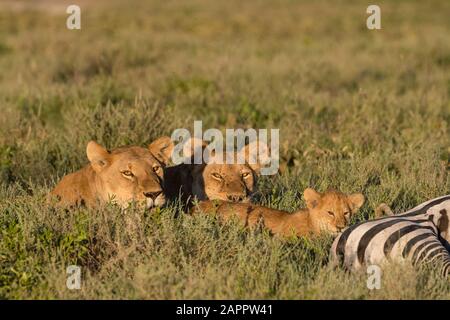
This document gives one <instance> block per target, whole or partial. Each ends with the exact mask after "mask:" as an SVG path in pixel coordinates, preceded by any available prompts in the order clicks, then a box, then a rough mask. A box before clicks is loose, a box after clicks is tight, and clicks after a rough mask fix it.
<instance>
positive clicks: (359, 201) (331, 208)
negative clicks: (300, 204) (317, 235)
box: [303, 188, 364, 233]
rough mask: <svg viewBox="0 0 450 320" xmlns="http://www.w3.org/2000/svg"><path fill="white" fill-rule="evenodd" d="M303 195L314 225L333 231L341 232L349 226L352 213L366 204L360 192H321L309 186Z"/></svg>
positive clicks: (322, 229)
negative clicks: (349, 193)
mask: <svg viewBox="0 0 450 320" xmlns="http://www.w3.org/2000/svg"><path fill="white" fill-rule="evenodd" d="M303 196H304V198H305V201H306V205H307V207H308V209H309V213H310V217H311V223H312V225H313V227H314V228H315V229H316V230H318V231H327V232H331V233H337V232H340V231H341V230H342V229H344V228H345V227H346V226H348V224H349V222H350V218H351V217H352V215H353V214H355V213H356V212H357V211H358V209H359V208H360V207H361V206H362V205H363V204H364V196H363V195H362V194H360V193H355V194H351V195H346V194H344V193H341V192H339V191H335V190H328V191H327V192H325V193H320V192H317V191H315V190H314V189H311V188H307V189H306V190H305V191H304V193H303Z"/></svg>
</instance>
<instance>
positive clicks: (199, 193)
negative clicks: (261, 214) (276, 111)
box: [191, 141, 269, 202]
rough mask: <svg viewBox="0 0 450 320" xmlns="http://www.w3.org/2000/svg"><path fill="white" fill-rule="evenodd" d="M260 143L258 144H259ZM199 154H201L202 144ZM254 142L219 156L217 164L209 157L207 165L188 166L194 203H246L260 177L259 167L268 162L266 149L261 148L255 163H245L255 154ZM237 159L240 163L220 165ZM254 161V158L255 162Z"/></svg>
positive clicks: (256, 144)
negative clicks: (221, 157) (215, 201)
mask: <svg viewBox="0 0 450 320" xmlns="http://www.w3.org/2000/svg"><path fill="white" fill-rule="evenodd" d="M259 143H261V142H259ZM199 145H201V146H202V152H203V151H204V150H205V149H204V147H205V143H204V142H202V143H201V144H199ZM257 148H258V142H257V141H255V142H252V143H250V144H248V145H246V146H245V147H243V148H242V149H241V150H239V151H236V152H232V153H231V154H230V153H226V152H224V153H223V159H221V161H220V162H219V161H217V158H216V157H217V155H216V154H214V153H209V154H208V155H207V157H208V158H209V160H210V161H207V162H206V163H205V162H204V163H202V164H193V165H192V166H191V177H192V194H193V196H194V197H196V198H197V199H198V200H201V201H203V200H224V201H232V202H249V201H250V200H251V197H252V196H253V195H254V193H255V192H256V185H257V179H258V177H259V176H260V174H261V173H260V169H261V167H262V165H263V164H264V163H265V162H266V161H268V158H269V155H268V148H267V147H266V146H265V145H263V147H261V150H264V151H263V154H260V155H259V156H258V157H259V158H258V161H249V160H250V157H251V156H253V157H255V154H256V151H257V150H258V149H257ZM239 156H241V157H242V159H244V163H242V164H239V163H233V164H227V163H221V162H225V161H222V160H224V159H227V158H233V159H235V160H236V159H238V157H239ZM255 159H256V158H255Z"/></svg>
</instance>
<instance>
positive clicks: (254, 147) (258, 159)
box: [239, 140, 270, 174]
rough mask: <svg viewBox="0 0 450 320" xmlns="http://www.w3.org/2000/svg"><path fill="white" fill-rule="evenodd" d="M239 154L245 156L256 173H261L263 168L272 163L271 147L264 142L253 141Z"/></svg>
mask: <svg viewBox="0 0 450 320" xmlns="http://www.w3.org/2000/svg"><path fill="white" fill-rule="evenodd" d="M239 154H241V155H243V157H244V159H245V162H246V163H247V164H248V165H249V166H250V168H252V170H253V171H255V172H256V173H257V174H259V173H260V171H261V167H263V166H265V165H267V164H269V163H270V156H269V147H268V146H267V144H266V143H264V142H262V141H258V140H256V141H252V142H250V143H249V144H247V145H246V146H244V147H243V148H242V149H241V150H239Z"/></svg>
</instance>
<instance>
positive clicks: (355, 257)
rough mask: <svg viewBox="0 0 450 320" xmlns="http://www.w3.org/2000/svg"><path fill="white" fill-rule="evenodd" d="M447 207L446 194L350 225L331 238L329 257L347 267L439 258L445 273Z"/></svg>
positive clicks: (449, 267) (449, 269)
mask: <svg viewBox="0 0 450 320" xmlns="http://www.w3.org/2000/svg"><path fill="white" fill-rule="evenodd" d="M449 210H450V195H447V196H443V197H439V198H436V199H432V200H429V201H427V202H425V203H422V204H420V205H418V206H416V207H415V208H413V209H411V210H409V211H406V212H405V213H403V214H399V215H395V216H389V217H382V218H378V219H375V220H369V221H365V222H361V223H359V224H356V225H353V226H350V227H348V228H347V229H345V230H344V231H343V232H342V233H341V234H340V235H339V236H338V237H337V238H336V239H335V241H334V242H333V245H332V247H331V252H330V253H331V260H332V262H340V263H343V264H344V266H345V267H347V268H349V269H358V268H360V267H361V266H363V265H368V264H379V265H381V264H383V263H385V262H389V261H391V260H410V261H411V262H412V263H413V265H419V264H422V263H424V262H433V263H434V262H436V261H439V262H442V263H443V264H442V273H443V274H444V275H445V276H448V275H449V273H450V253H449V251H448V250H447V249H446V246H448V245H449V240H450V239H449V238H450V227H449V222H448V215H447V212H448V211H449Z"/></svg>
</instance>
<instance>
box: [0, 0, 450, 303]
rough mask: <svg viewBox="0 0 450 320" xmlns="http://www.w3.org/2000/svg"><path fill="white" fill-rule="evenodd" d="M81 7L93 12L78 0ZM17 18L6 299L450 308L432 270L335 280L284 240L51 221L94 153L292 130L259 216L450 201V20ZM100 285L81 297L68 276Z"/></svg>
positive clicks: (436, 11) (4, 31)
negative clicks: (322, 205)
mask: <svg viewBox="0 0 450 320" xmlns="http://www.w3.org/2000/svg"><path fill="white" fill-rule="evenodd" d="M72 2H76V1H71V3H72ZM79 3H80V5H81V8H82V29H81V30H79V31H71V30H67V29H66V27H65V19H66V17H67V14H66V13H65V8H66V6H65V5H64V1H2V2H0V70H1V72H0V105H1V115H0V177H1V185H0V298H9V299H15V298H19V299H22V298H40V299H42V298H44V299H45V298H76V299H77V298H151V299H165V298H175V299H177V298H194V299H195V298H268V299H273V298H276V299H278V298H280V299H284V298H287V299H316V298H324V299H328V298H333V299H334V298H343V299H360V298H370V299H379V298H405V299H406V298H411V299H416V298H417V299H442V298H444V299H449V298H450V290H449V289H450V284H449V282H448V280H443V279H440V278H439V277H438V276H437V275H436V274H435V273H434V272H433V271H432V270H431V271H420V272H419V271H416V270H413V269H412V268H410V267H408V266H394V267H392V268H390V269H386V270H385V272H384V275H383V278H382V287H381V290H375V291H369V290H368V289H367V288H366V275H365V274H348V273H346V272H345V271H343V270H341V269H336V270H334V269H331V268H329V267H327V261H328V250H329V247H330V245H331V242H332V239H330V238H326V237H325V238H320V239H317V240H310V241H307V240H304V239H289V240H287V241H282V240H280V239H276V238H273V237H271V236H270V235H269V234H267V233H266V232H261V231H257V232H247V231H245V230H242V229H240V228H239V227H238V226H237V225H235V224H226V225H221V224H219V223H218V222H217V221H215V220H214V219H211V218H208V217H197V218H189V217H186V216H183V215H181V216H178V217H175V205H170V206H169V208H166V209H163V210H160V211H159V212H156V213H154V214H152V215H149V214H148V213H145V212H142V211H139V210H132V209H131V210H128V211H127V212H121V211H120V210H119V209H117V208H115V207H114V206H106V207H104V208H101V209H98V210H87V209H84V208H81V209H78V210H73V211H70V212H65V211H63V210H58V209H54V208H51V207H49V206H48V205H47V204H46V203H45V196H46V194H47V192H48V191H49V190H50V189H51V188H52V187H53V186H54V184H55V182H56V181H58V179H59V178H61V177H62V176H63V175H64V174H66V173H69V172H72V171H74V170H76V169H79V168H80V167H81V166H82V165H84V164H85V163H86V162H87V159H86V155H85V146H86V143H87V142H88V141H89V140H90V139H94V140H97V141H98V142H99V143H102V144H104V145H106V146H107V147H110V148H113V147H116V146H120V145H125V144H138V145H145V144H146V143H148V142H150V141H152V140H153V139H154V138H156V137H158V136H159V135H162V134H165V135H170V134H171V132H172V130H173V129H175V128H178V127H186V128H191V127H192V125H193V120H203V124H204V128H210V127H213V128H219V129H225V128H250V127H253V128H269V129H270V128H280V130H281V131H280V137H281V157H282V170H281V173H280V174H279V175H276V176H272V177H265V178H263V179H262V180H261V181H260V199H259V200H258V202H259V203H261V204H264V205H268V206H270V207H274V208H280V209H285V210H293V209H295V208H298V207H301V206H304V201H303V199H302V191H303V190H304V189H305V188H306V187H308V186H310V187H314V188H317V189H318V190H320V191H324V190H326V189H327V188H328V187H335V188H338V189H340V190H342V191H344V192H363V193H364V195H365V196H366V199H367V201H366V204H365V205H364V207H363V208H362V210H361V211H360V213H359V215H358V216H357V217H356V218H355V221H359V220H364V219H369V218H371V217H373V208H374V207H375V206H376V205H377V204H379V203H380V202H386V203H388V204H389V205H391V206H392V208H393V209H394V211H396V212H399V211H401V210H404V209H408V208H411V207H413V206H415V205H417V204H419V203H421V202H423V201H425V200H427V199H430V198H433V197H436V196H440V195H444V194H448V193H449V190H450V178H449V157H450V155H449V154H450V137H449V136H450V102H449V96H450V19H449V13H450V2H449V1H445V0H442V1H426V2H425V1H419V0H418V1H378V2H377V4H379V5H380V6H381V9H382V28H383V29H382V30H380V31H369V30H367V28H366V27H365V19H366V17H367V14H366V13H365V11H366V7H367V5H368V3H367V2H364V1H326V2H325V1H314V2H312V1H311V2H309V1H288V0H286V1H234V0H233V1H206V0H194V1H157V0H155V1H137V0H136V1H133V0H128V1H123V2H119V1H105V2H101V1H95V2H94V1H89V2H88V1H81V2H79ZM72 264H76V265H79V266H81V267H82V270H83V283H82V288H81V290H73V291H70V290H68V289H67V288H66V273H65V270H66V267H67V266H68V265H72Z"/></svg>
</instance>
